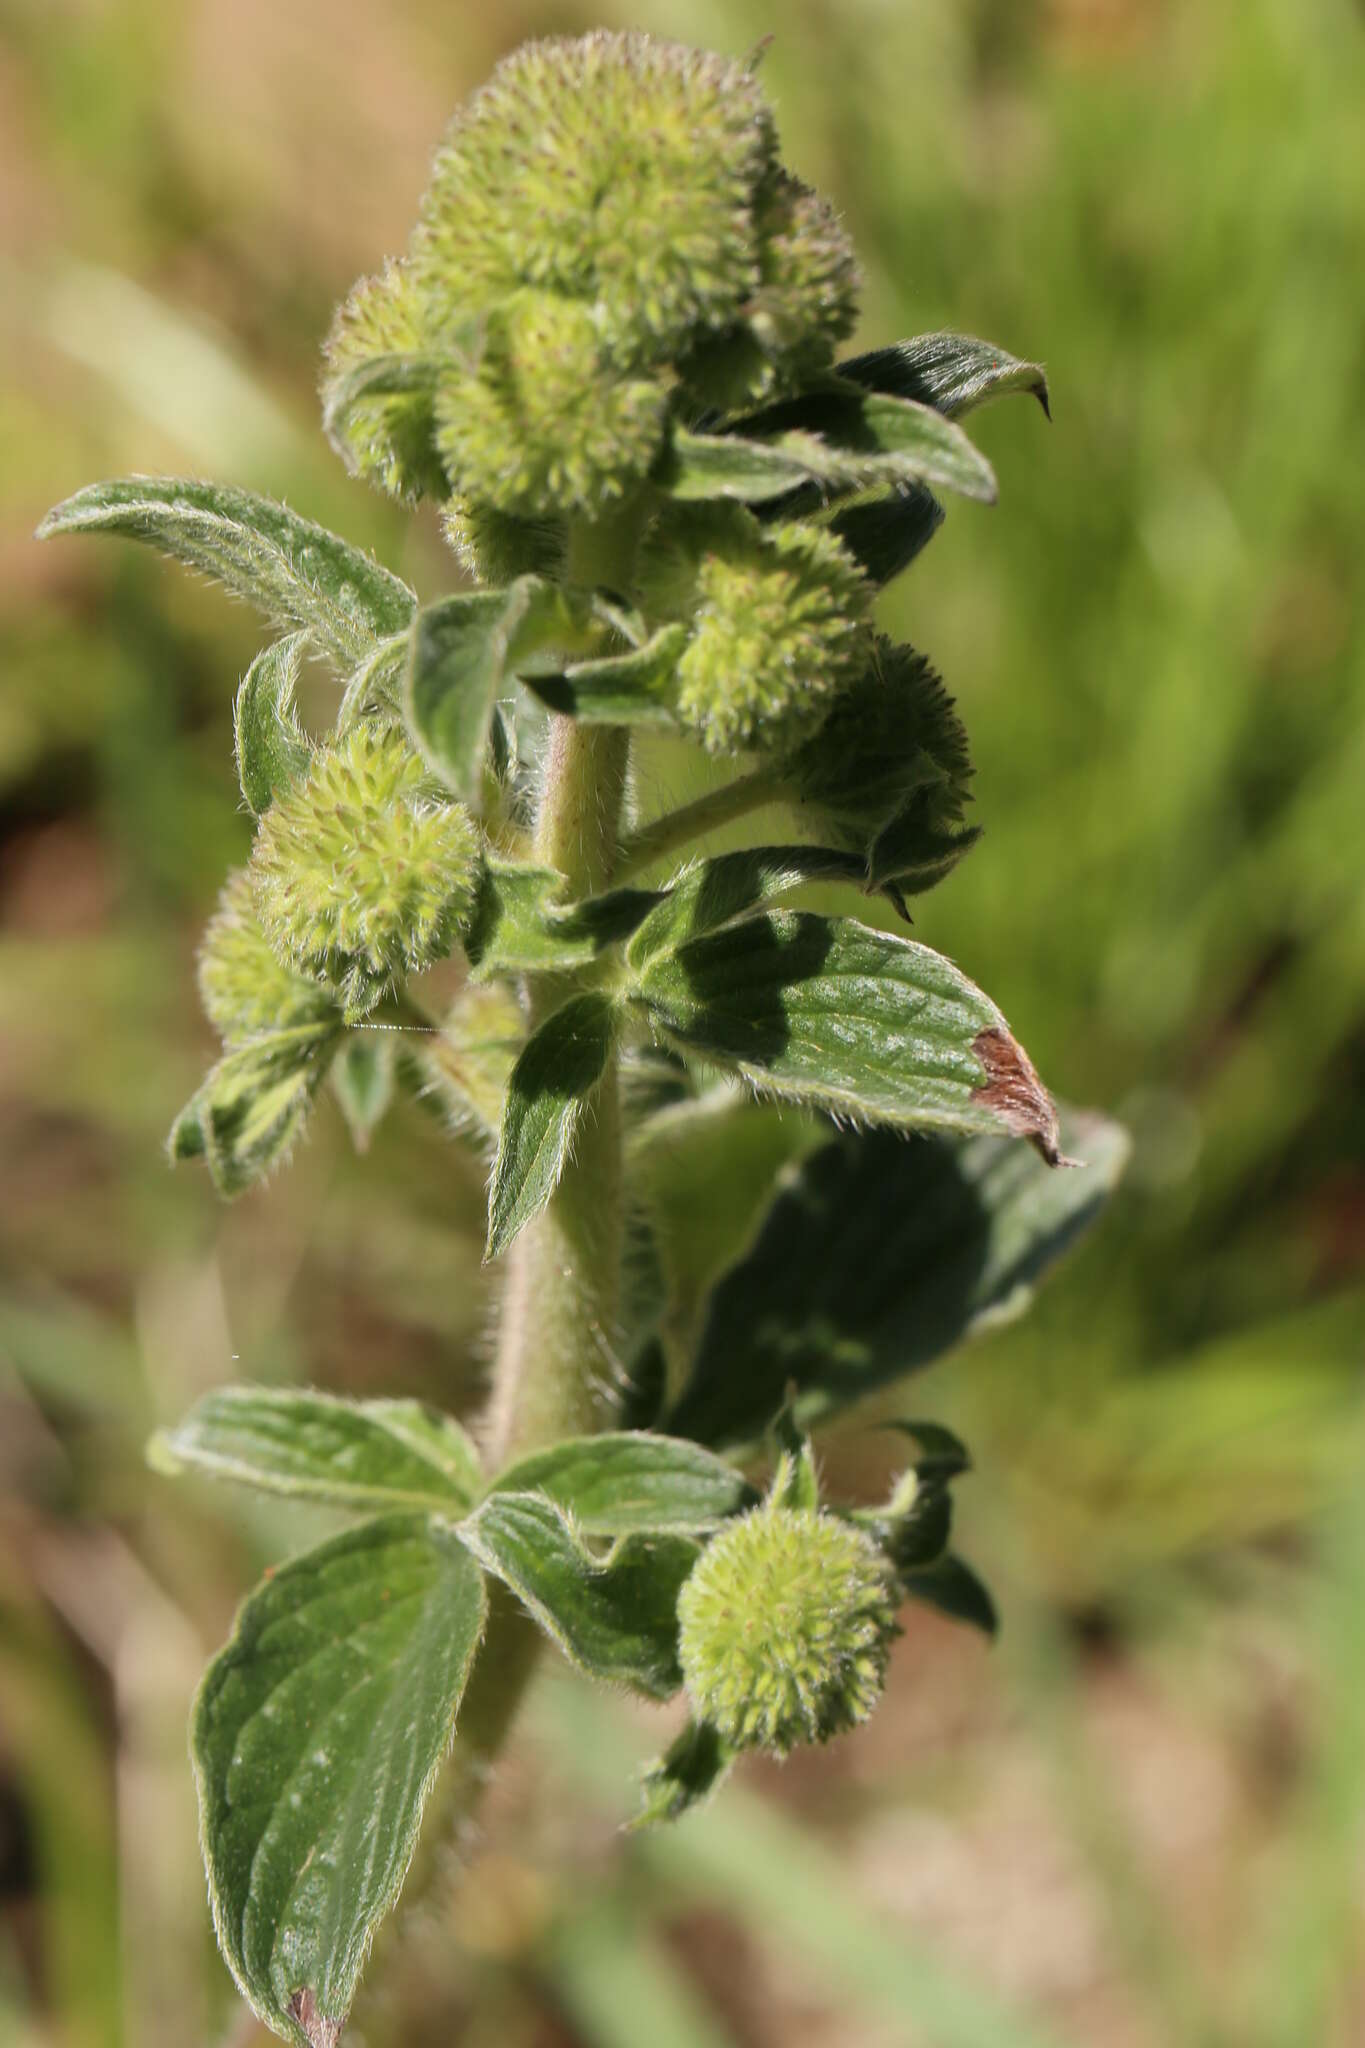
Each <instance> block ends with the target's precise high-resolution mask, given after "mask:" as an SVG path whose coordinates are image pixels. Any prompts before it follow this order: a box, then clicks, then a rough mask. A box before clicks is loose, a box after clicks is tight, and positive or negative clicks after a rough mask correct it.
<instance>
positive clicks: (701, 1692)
mask: <svg viewBox="0 0 1365 2048" xmlns="http://www.w3.org/2000/svg"><path fill="white" fill-rule="evenodd" d="M896 1604H897V1594H896V1590H895V1583H894V1577H893V1574H892V1572H891V1569H890V1566H889V1565H888V1563H887V1560H886V1558H885V1556H884V1554H883V1552H882V1551H881V1549H880V1548H879V1547H878V1545H877V1544H876V1543H875V1542H874V1541H873V1540H872V1538H871V1537H870V1536H867V1535H865V1534H864V1533H863V1531H862V1530H860V1529H858V1528H856V1527H854V1526H853V1525H852V1524H851V1523H849V1522H845V1521H841V1520H840V1519H839V1518H838V1517H837V1516H834V1515H830V1514H824V1513H820V1512H818V1511H816V1510H814V1509H810V1508H793V1507H784V1506H781V1505H779V1504H777V1503H776V1502H773V1501H769V1502H766V1503H765V1504H764V1505H763V1506H762V1507H757V1508H754V1509H753V1510H752V1511H751V1512H750V1513H749V1514H747V1515H742V1516H740V1517H739V1518H738V1519H737V1520H735V1521H733V1522H731V1523H729V1524H727V1526H726V1527H725V1528H724V1529H723V1530H722V1531H721V1533H720V1534H719V1535H718V1536H717V1537H716V1538H715V1539H714V1540H713V1541H712V1542H711V1543H709V1544H708V1545H707V1547H706V1549H705V1550H704V1551H703V1552H702V1555H701V1557H700V1559H699V1560H698V1562H697V1565H696V1567H695V1569H694V1570H693V1572H692V1574H691V1576H690V1577H689V1579H688V1580H687V1583H686V1584H685V1585H684V1587H683V1589H682V1593H681V1594H680V1596H679V1599H678V1623H679V1640H678V1654H679V1661H680V1663H681V1665H682V1670H683V1677H684V1680H685V1682H686V1686H687V1692H688V1696H689V1698H690V1700H691V1703H692V1707H693V1711H694V1712H695V1714H696V1715H697V1717H698V1718H699V1719H700V1720H702V1721H705V1722H708V1723H709V1724H710V1726H711V1727H713V1728H715V1729H716V1731H717V1732H718V1733H719V1734H720V1735H721V1736H722V1737H723V1738H724V1740H725V1741H726V1742H728V1743H730V1744H731V1745H733V1746H734V1747H735V1748H737V1749H767V1750H772V1751H775V1752H776V1754H777V1755H778V1756H786V1755H787V1754H788V1752H789V1751H791V1750H792V1749H794V1748H795V1747H796V1746H797V1744H798V1743H803V1742H827V1741H828V1740H829V1738H830V1737H831V1736H833V1735H839V1734H841V1733H843V1732H844V1730H846V1729H849V1728H854V1727H856V1726H857V1725H858V1723H859V1722H861V1721H865V1720H866V1719H867V1717H868V1715H869V1714H870V1713H871V1712H872V1709H873V1708H874V1707H875V1706H876V1704H877V1701H878V1699H879V1698H880V1697H881V1693H882V1689H883V1687H884V1685H885V1682H886V1669H887V1663H888V1660H889V1657H890V1651H891V1643H892V1640H893V1638H894V1637H895V1635H896V1633H897V1630H896Z"/></svg>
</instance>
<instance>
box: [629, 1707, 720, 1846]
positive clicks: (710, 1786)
mask: <svg viewBox="0 0 1365 2048" xmlns="http://www.w3.org/2000/svg"><path fill="white" fill-rule="evenodd" d="M735 1755H736V1752H735V1751H734V1750H733V1749H731V1748H730V1746H729V1744H728V1743H727V1742H726V1741H725V1738H724V1737H723V1736H722V1735H720V1734H719V1733H718V1732H717V1730H716V1729H714V1728H713V1727H712V1726H711V1725H710V1723H709V1722H707V1721H689V1722H688V1723H687V1726H686V1727H685V1728H684V1729H683V1731H682V1733H681V1734H680V1735H679V1736H678V1737H677V1739H676V1740H675V1741H674V1742H673V1743H672V1744H670V1746H669V1748H668V1749H666V1750H665V1751H664V1754H663V1755H662V1756H661V1757H658V1758H656V1759H655V1761H654V1762H653V1763H652V1764H651V1765H650V1766H649V1768H648V1769H647V1770H646V1772H645V1775H644V1783H643V1784H642V1786H641V1788H640V1791H641V1800H640V1810H639V1812H638V1813H637V1814H636V1815H635V1816H634V1818H633V1819H632V1820H630V1821H628V1822H627V1824H626V1825H627V1826H628V1828H629V1829H630V1830H631V1831H632V1832H634V1831H635V1830H636V1829H638V1828H651V1827H657V1826H658V1825H659V1824H660V1823H661V1822H663V1821H671V1820H681V1818H682V1816H683V1815H684V1814H685V1813H686V1812H687V1810H688V1808H689V1807H693V1806H697V1805H700V1803H701V1801H702V1800H704V1799H708V1798H709V1797H710V1795H711V1794H712V1793H713V1792H714V1791H715V1789H716V1787H717V1785H719V1784H720V1782H721V1780H722V1778H724V1777H725V1775H726V1773H727V1772H728V1771H729V1769H730V1766H731V1764H733V1762H734V1760H735Z"/></svg>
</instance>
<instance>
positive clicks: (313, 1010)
mask: <svg viewBox="0 0 1365 2048" xmlns="http://www.w3.org/2000/svg"><path fill="white" fill-rule="evenodd" d="M199 994H200V997H201V999H202V1001H203V1005H204V1011H205V1014H206V1015H207V1017H208V1019H209V1021H210V1023H211V1024H213V1025H215V1026H216V1028H217V1029H218V1031H219V1032H220V1033H221V1034H222V1036H223V1038H224V1040H225V1041H226V1042H227V1044H229V1045H236V1044H238V1043H239V1042H240V1041H241V1040H242V1039H245V1038H253V1037H255V1036H256V1035H257V1034H258V1033H260V1032H262V1031H285V1030H288V1029H289V1028H290V1027H291V1026H293V1025H296V1024H323V1023H326V1022H328V1021H329V1020H335V1019H336V1015H337V1010H336V1004H335V1002H334V1001H333V999H332V997H331V995H330V993H329V992H328V991H327V990H326V989H324V988H319V986H318V984H317V982H315V981H310V980H308V979H306V978H305V977H304V976H303V975H301V974H298V973H296V972H295V970H294V969H293V968H292V967H288V966H286V965H285V963H284V961H282V960H281V959H280V958H279V956H278V955H277V953H276V952H275V949H274V947H273V946H272V945H271V943H270V941H269V939H268V938H267V937H266V935H265V932H264V930H263V929H262V926H261V920H260V917H259V915H258V914H257V910H256V896H255V891H254V889H253V887H252V882H251V876H250V873H249V872H248V870H247V869H246V868H236V869H234V870H233V872H232V873H231V874H230V875H229V876H228V879H227V882H226V884H225V886H224V888H223V893H222V895H221V896H220V897H219V899H218V908H217V910H216V911H215V913H214V915H213V917H212V918H211V919H210V920H209V923H208V925H207V927H206V929H205V932H204V937H203V940H202V942H201V944H200V948H199Z"/></svg>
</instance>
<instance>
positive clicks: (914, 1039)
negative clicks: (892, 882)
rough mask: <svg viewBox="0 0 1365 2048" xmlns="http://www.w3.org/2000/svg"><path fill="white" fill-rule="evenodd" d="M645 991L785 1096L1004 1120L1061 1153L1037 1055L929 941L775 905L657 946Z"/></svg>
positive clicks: (731, 1062)
mask: <svg viewBox="0 0 1365 2048" xmlns="http://www.w3.org/2000/svg"><path fill="white" fill-rule="evenodd" d="M640 989H641V994H642V996H643V999H644V1001H645V1002H646V1003H647V1005H648V1007H649V1011H650V1014H651V1017H652V1018H653V1020H654V1022H655V1023H656V1024H657V1025H658V1026H659V1027H660V1028H661V1029H662V1030H663V1031H664V1032H666V1033H667V1035H668V1036H669V1037H670V1038H671V1039H673V1040H674V1041H675V1042H676V1043H677V1044H678V1045H679V1046H681V1047H682V1048H684V1049H685V1050H686V1051H689V1052H693V1053H698V1054H700V1055H701V1056H702V1057H703V1058H705V1059H711V1060H715V1061H717V1062H719V1063H721V1064H723V1065H726V1066H732V1067H735V1068H737V1069H738V1071H739V1072H740V1073H742V1074H743V1075H745V1076H746V1078H747V1079H749V1080H751V1081H753V1082H755V1083H756V1084H757V1085H758V1086H760V1087H761V1088H764V1089H770V1090H771V1091H772V1092H773V1093H775V1094H778V1095H785V1096H790V1097H792V1098H793V1099H795V1100H796V1101H799V1102H808V1103H812V1104H814V1105H817V1106H818V1107H821V1108H825V1109H829V1110H832V1111H834V1112H835V1113H837V1114H841V1115H848V1116H854V1117H860V1118H863V1119H866V1120H870V1121H873V1122H877V1123H890V1124H896V1125H898V1126H900V1127H901V1128H902V1129H905V1130H927V1129H934V1128H938V1129H945V1130H955V1131H963V1132H975V1131H982V1132H991V1131H1001V1130H1006V1131H1010V1132H1012V1133H1013V1134H1014V1135H1015V1136H1016V1137H1027V1138H1030V1139H1032V1140H1033V1142H1034V1143H1035V1144H1036V1145H1037V1146H1038V1147H1039V1149H1040V1150H1041V1151H1042V1153H1043V1155H1044V1156H1045V1157H1046V1158H1047V1159H1049V1160H1050V1161H1051V1162H1052V1163H1053V1164H1058V1163H1060V1160H1061V1152H1060V1149H1059V1146H1058V1141H1057V1118H1056V1111H1055V1109H1054V1108H1053V1105H1052V1098H1051V1097H1050V1096H1049V1095H1048V1093H1047V1091H1046V1089H1045V1088H1044V1087H1043V1085H1042V1083H1041V1082H1040V1081H1039V1079H1038V1076H1037V1075H1036V1074H1035V1073H1034V1071H1033V1068H1032V1066H1031V1064H1030V1062H1029V1059H1028V1056H1027V1054H1026V1053H1025V1052H1024V1051H1023V1048H1022V1047H1021V1046H1019V1045H1018V1044H1017V1042H1016V1041H1015V1040H1014V1038H1012V1037H1011V1035H1010V1032H1009V1028H1008V1026H1007V1025H1006V1023H1005V1020H1004V1018H1003V1017H1002V1016H1001V1014H1000V1012H999V1011H998V1010H997V1009H996V1007H995V1005H994V1003H992V1002H991V1001H990V999H989V998H988V997H987V996H985V995H983V994H982V992H981V990H980V989H979V988H977V987H976V986H975V984H974V983H973V982H970V981H968V979H967V977H966V975H965V974H962V973H961V972H960V971H959V969H958V968H956V967H954V965H953V963H952V962H951V960H946V959H944V957H943V955H942V954H941V953H935V952H932V951H931V950H930V948H929V947H928V946H921V945H917V944H915V943H913V942H912V941H910V940H908V939H896V938H892V937H891V936H890V935H889V934H888V933H886V932H879V931H874V930H872V929H871V928H870V927H869V926H867V925H861V924H855V923H854V922H853V921H852V920H851V919H849V918H823V917H814V916H809V915H803V914H796V913H792V912H782V911H775V912H772V913H770V914H769V915H768V916H766V917H760V918H750V919H747V920H746V921H745V922H743V923H741V924H734V925H730V926H728V927H727V928H726V929H725V930H724V931H721V932H717V933H715V934H714V935H712V936H711V937H709V938H703V939H693V940H691V941H689V942H688V943H687V944H686V945H682V946H679V947H678V948H677V950H676V951H674V952H668V953H662V954H660V955H658V956H656V958H655V959H653V960H652V961H651V962H650V963H649V964H648V966H647V967H646V968H645V970H644V973H643V976H642V978H641V982H640Z"/></svg>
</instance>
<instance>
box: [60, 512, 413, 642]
mask: <svg viewBox="0 0 1365 2048" xmlns="http://www.w3.org/2000/svg"><path fill="white" fill-rule="evenodd" d="M57 533H117V534H122V535H123V536H124V537H125V538H127V539H129V540H142V541H147V542H149V543H150V545H151V546H152V547H155V548H159V549H160V550H161V552H162V554H164V555H173V556H174V557H175V559H176V561H178V562H183V563H185V565H186V566H187V567H188V568H191V569H198V570H201V571H202V573H203V574H204V575H206V576H212V577H213V578H215V580H216V581H217V582H219V583H223V584H225V585H226V586H227V588H228V589H229V590H230V591H232V592H233V594H234V595H235V596H237V597H244V598H246V599H247V601H248V602H249V603H251V604H254V605H255V606H256V607H257V609H258V610H259V611H262V612H264V613H265V615H266V617H267V618H270V619H273V620H274V621H275V622H276V623H277V624H279V625H282V626H294V627H300V628H302V629H303V630H305V631H306V632H307V634H308V636H309V638H310V639H311V640H312V642H313V644H314V645H315V646H316V647H318V648H320V649H321V651H322V652H323V653H324V654H327V655H330V656H331V657H332V659H333V660H334V661H336V662H338V663H339V664H340V665H341V666H342V667H343V668H346V669H350V668H354V666H355V665H356V663H357V662H360V661H363V660H364V659H365V657H366V655H368V654H369V653H370V652H371V651H372V650H373V648H374V646H375V643H376V641H379V640H382V639H385V638H386V637H387V636H388V635H389V634H391V633H398V632H401V631H402V630H403V628H404V627H405V626H406V625H407V623H408V621H409V619H410V618H411V617H412V614H413V612H414V611H415V610H416V606H417V600H416V598H415V597H414V596H413V594H412V592H411V591H410V590H409V589H408V587H407V585H406V583H403V582H401V581H400V580H399V578H398V577H397V576H393V575H391V574H390V573H389V571H388V570H387V569H382V568H381V567H380V566H379V564H378V562H376V561H374V560H373V559H372V558H371V557H370V556H369V555H364V554H362V553H361V552H360V550H359V549H358V548H353V547H352V546H351V545H350V544H349V542H347V541H344V540H341V539H340V538H339V537H338V535H336V534H335V533H329V532H328V531H327V529H326V527H325V526H315V525H314V523H313V521H312V520H311V519H301V518H300V517H299V515H298V513H297V512H291V511H290V510H289V508H288V506H287V505H279V504H276V503H275V501H274V500H273V499H271V498H258V497H256V496H255V495H254V494H253V493H252V492H250V491H238V490H233V489H232V488H231V487H230V486H229V485H227V484H204V483H197V482H195V481H194V480H193V479H192V478H189V477H156V476H134V477H119V478H115V479H114V480H113V481H112V482H109V483H102V484H90V485H89V486H88V487H87V488H86V489H85V490H83V491H77V492H76V494H75V496H74V497H72V498H68V499H67V500H66V501H65V503H64V504H61V505H58V506H56V507H55V508H54V509H53V510H52V511H51V512H49V513H48V515H47V517H46V519H44V520H43V522H42V524H41V525H40V526H39V528H38V537H39V539H41V540H46V539H47V538H49V536H51V535H52V534H57Z"/></svg>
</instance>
